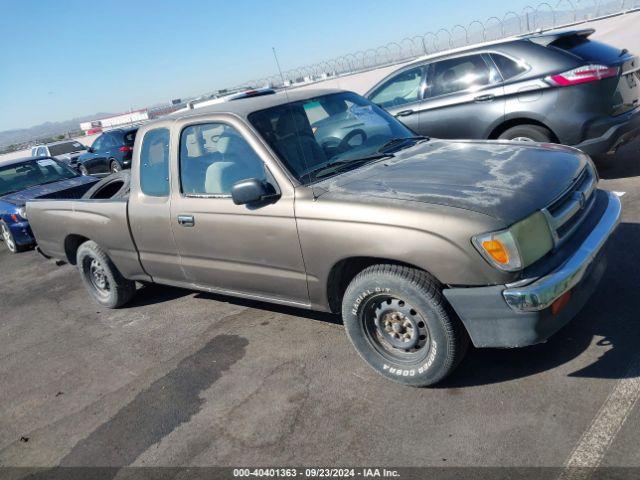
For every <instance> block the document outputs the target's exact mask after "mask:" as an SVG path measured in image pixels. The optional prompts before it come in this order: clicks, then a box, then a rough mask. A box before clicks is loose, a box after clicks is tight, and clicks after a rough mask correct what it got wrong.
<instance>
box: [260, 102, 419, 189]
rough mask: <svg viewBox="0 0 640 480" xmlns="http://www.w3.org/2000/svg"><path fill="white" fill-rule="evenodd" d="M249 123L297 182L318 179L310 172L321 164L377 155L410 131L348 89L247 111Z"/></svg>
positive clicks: (321, 168)
mask: <svg viewBox="0 0 640 480" xmlns="http://www.w3.org/2000/svg"><path fill="white" fill-rule="evenodd" d="M249 121H250V122H251V124H252V125H253V126H254V127H255V128H256V129H257V130H258V132H259V133H260V134H261V135H262V137H263V138H264V139H265V140H266V141H267V143H268V144H269V145H270V146H271V148H272V149H273V150H274V151H275V152H276V153H277V154H278V156H279V157H280V159H281V160H282V161H283V162H284V163H285V164H286V166H287V168H288V169H289V170H290V171H291V173H292V174H293V175H294V176H295V177H296V178H297V179H298V180H299V181H300V182H301V183H303V184H307V183H311V182H313V181H314V180H316V179H318V176H317V175H316V174H317V173H318V172H326V171H328V170H327V169H326V168H324V167H326V166H327V165H331V164H334V163H344V164H348V163H350V162H352V163H353V164H354V165H355V164H357V163H358V162H357V160H361V159H365V160H366V159H367V157H370V158H371V159H374V158H380V156H381V155H382V153H381V150H383V149H384V147H385V146H386V145H388V144H389V143H390V141H392V140H396V139H401V138H412V137H413V135H414V133H413V132H412V131H411V130H409V129H408V128H407V127H405V126H404V125H402V124H401V123H400V122H399V121H397V120H396V119H395V118H394V117H393V116H391V115H390V114H388V113H387V112H385V111H384V110H382V109H381V108H380V107H378V106H377V105H374V104H373V103H371V102H369V101H368V100H366V99H364V98H362V97H361V96H360V95H356V94H355V93H350V92H343V93H334V94H330V95H323V96H320V97H316V98H311V99H308V100H302V101H297V102H291V103H287V104H284V105H278V106H276V107H272V108H268V109H266V110H261V111H259V112H255V113H252V114H251V115H249ZM332 173H338V170H336V171H335V172H332Z"/></svg>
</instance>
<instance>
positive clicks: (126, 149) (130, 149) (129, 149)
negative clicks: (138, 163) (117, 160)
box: [118, 145, 133, 153]
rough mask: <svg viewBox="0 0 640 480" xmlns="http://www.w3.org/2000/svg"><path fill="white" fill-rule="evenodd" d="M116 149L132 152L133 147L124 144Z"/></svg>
mask: <svg viewBox="0 0 640 480" xmlns="http://www.w3.org/2000/svg"><path fill="white" fill-rule="evenodd" d="M118 150H120V151H121V152H122V153H127V152H132V151H133V148H132V147H129V146H128V145H125V146H123V147H120V148H119V149H118Z"/></svg>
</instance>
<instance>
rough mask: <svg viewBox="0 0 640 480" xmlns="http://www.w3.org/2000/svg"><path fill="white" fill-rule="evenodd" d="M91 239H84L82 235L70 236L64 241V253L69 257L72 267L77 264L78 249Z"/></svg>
mask: <svg viewBox="0 0 640 480" xmlns="http://www.w3.org/2000/svg"><path fill="white" fill-rule="evenodd" d="M88 241H89V239H88V238H87V237H83V236H82V235H69V236H68V237H67V238H65V240H64V253H65V254H66V255H67V260H68V261H69V263H70V264H71V265H75V264H76V254H77V253H78V248H80V245H82V244H83V243H84V242H88Z"/></svg>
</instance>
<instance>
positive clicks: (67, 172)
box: [0, 158, 78, 195]
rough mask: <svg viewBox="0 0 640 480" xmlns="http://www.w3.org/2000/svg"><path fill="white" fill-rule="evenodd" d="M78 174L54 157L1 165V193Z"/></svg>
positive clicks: (4, 193)
mask: <svg viewBox="0 0 640 480" xmlns="http://www.w3.org/2000/svg"><path fill="white" fill-rule="evenodd" d="M77 176H78V174H77V173H76V172H74V171H73V170H71V169H70V168H68V167H67V166H65V165H63V164H62V163H60V162H58V161H57V160H54V159H52V158H40V159H38V160H27V161H25V162H20V163H14V164H12V165H8V166H6V167H0V195H6V194H8V193H12V192H17V191H20V190H25V189H27V188H29V187H34V186H36V185H42V184H44V183H52V182H57V181H60V180H66V179H68V178H73V177H77Z"/></svg>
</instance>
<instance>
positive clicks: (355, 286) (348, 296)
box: [342, 264, 468, 387]
mask: <svg viewBox="0 0 640 480" xmlns="http://www.w3.org/2000/svg"><path fill="white" fill-rule="evenodd" d="M342 318H343V321H344V326H345V329H346V331H347V335H348V336H349V339H350V340H351V342H352V343H353V345H354V347H355V348H356V350H357V351H358V353H359V354H360V356H361V357H362V358H363V359H364V360H365V361H366V362H367V363H368V364H369V365H370V366H371V367H373V369H374V370H376V371H377V372H378V373H379V374H381V375H383V376H384V377H386V378H389V379H391V380H393V381H396V382H399V383H402V384H404V385H410V386H414V387H424V386H429V385H434V384H436V383H438V382H439V381H441V380H442V379H444V378H445V377H446V376H447V375H449V374H450V373H451V372H452V371H453V370H454V369H455V368H456V366H457V365H458V363H459V362H460V360H461V359H462V357H463V356H464V353H465V352H466V349H467V345H468V336H467V333H466V331H465V330H464V326H463V325H462V323H461V322H460V320H459V319H458V318H457V316H456V315H455V314H454V313H453V312H451V310H450V308H449V307H448V305H447V303H446V300H445V299H444V297H443V295H442V292H441V289H440V286H439V285H438V283H437V281H435V280H434V279H433V278H432V277H431V276H430V275H429V274H428V273H426V272H424V271H422V270H418V269H414V268H409V267H406V266H402V265H394V264H381V265H373V266H371V267H368V268H366V269H365V270H363V271H362V272H360V273H359V274H358V275H356V277H355V278H354V279H353V280H352V281H351V283H350V284H349V286H348V287H347V290H346V292H345V295H344V298H343V302H342Z"/></svg>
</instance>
